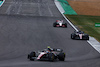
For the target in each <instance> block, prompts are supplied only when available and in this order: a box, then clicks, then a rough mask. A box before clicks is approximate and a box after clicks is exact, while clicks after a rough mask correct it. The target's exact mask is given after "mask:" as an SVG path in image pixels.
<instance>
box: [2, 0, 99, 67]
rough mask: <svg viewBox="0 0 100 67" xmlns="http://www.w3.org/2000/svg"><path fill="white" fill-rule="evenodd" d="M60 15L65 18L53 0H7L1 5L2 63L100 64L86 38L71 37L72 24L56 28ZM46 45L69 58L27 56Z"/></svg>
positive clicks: (44, 66)
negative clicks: (35, 57) (56, 59)
mask: <svg viewBox="0 0 100 67" xmlns="http://www.w3.org/2000/svg"><path fill="white" fill-rule="evenodd" d="M57 19H63V20H64V18H63V17H62V15H61V14H60V13H59V11H58V10H57V8H56V6H55V4H54V1H53V0H6V2H5V3H4V5H3V6H2V7H1V8H0V67H33V66H34V67H40V66H41V67H100V58H99V57H100V54H99V53H98V52H97V51H96V50H95V49H94V48H93V47H91V46H90V45H89V44H88V43H87V42H86V41H84V40H72V39H71V38H70V34H71V33H72V32H73V31H74V29H73V28H72V27H71V26H70V25H69V24H68V28H54V27H53V26H52V24H53V22H55V20H57ZM64 22H66V21H65V20H64ZM47 46H51V47H53V48H62V49H63V50H64V52H65V53H66V60H65V61H64V62H61V61H55V62H47V61H29V60H28V59H27V54H28V53H30V52H31V51H38V50H42V49H44V48H46V47H47Z"/></svg>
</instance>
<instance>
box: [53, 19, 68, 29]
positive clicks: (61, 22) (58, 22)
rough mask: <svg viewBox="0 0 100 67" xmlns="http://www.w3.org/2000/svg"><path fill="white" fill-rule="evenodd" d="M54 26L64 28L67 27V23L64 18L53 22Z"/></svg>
mask: <svg viewBox="0 0 100 67" xmlns="http://www.w3.org/2000/svg"><path fill="white" fill-rule="evenodd" d="M53 27H64V28H67V23H65V22H63V20H56V22H55V23H53Z"/></svg>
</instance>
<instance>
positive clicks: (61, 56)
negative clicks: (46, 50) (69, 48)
mask: <svg viewBox="0 0 100 67" xmlns="http://www.w3.org/2000/svg"><path fill="white" fill-rule="evenodd" d="M58 59H59V60H60V61H64V60H65V53H59V55H58Z"/></svg>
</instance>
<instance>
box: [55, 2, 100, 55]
mask: <svg viewBox="0 0 100 67" xmlns="http://www.w3.org/2000/svg"><path fill="white" fill-rule="evenodd" d="M54 3H55V5H56V7H57V8H58V10H59V11H60V13H61V14H62V15H63V17H64V18H65V19H66V21H68V23H69V24H70V25H71V26H72V27H73V28H74V29H75V30H76V31H78V29H77V28H76V27H75V26H74V25H73V24H72V23H71V22H70V21H69V20H68V19H67V18H66V16H65V15H64V14H63V13H64V12H65V11H64V9H63V8H62V6H61V4H60V3H59V1H58V0H54ZM87 42H88V43H89V44H90V45H91V46H92V47H93V48H94V49H95V50H97V51H98V52H99V53H100V43H99V42H98V41H97V40H96V39H95V38H93V37H91V36H89V40H87Z"/></svg>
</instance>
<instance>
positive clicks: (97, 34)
mask: <svg viewBox="0 0 100 67" xmlns="http://www.w3.org/2000/svg"><path fill="white" fill-rule="evenodd" d="M66 16H67V18H68V19H69V20H70V21H71V22H72V23H73V24H74V25H76V26H78V28H80V30H82V31H84V32H85V33H87V34H89V35H90V36H92V37H94V38H96V39H97V40H98V41H99V42H100V27H95V23H100V16H84V15H66Z"/></svg>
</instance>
